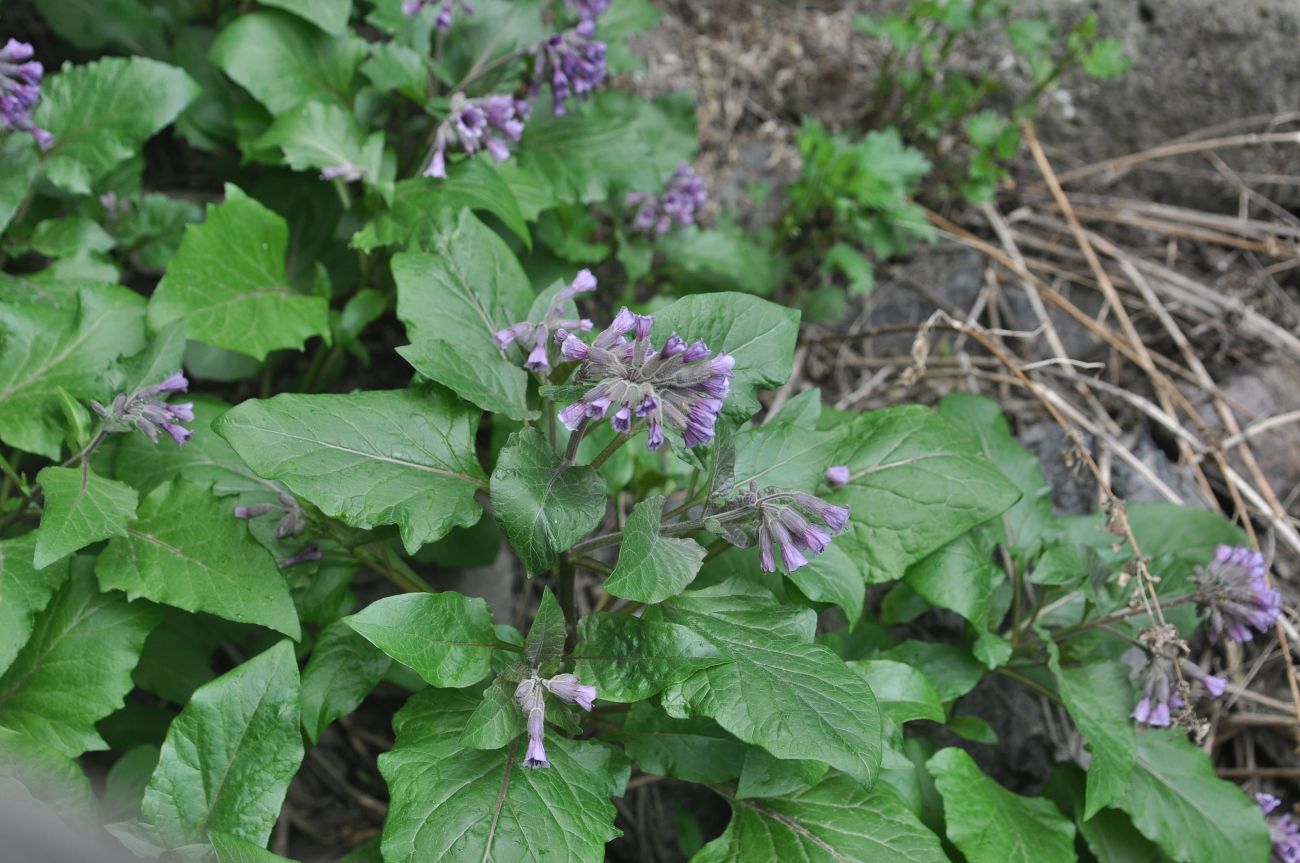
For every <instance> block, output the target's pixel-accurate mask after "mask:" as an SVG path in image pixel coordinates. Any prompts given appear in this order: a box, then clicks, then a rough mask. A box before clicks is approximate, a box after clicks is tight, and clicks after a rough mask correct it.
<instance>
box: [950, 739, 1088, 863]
mask: <svg viewBox="0 0 1300 863" xmlns="http://www.w3.org/2000/svg"><path fill="white" fill-rule="evenodd" d="M926 767H927V768H929V770H930V773H931V775H933V776H934V782H935V785H937V786H938V788H939V793H940V794H941V795H942V796H943V809H944V818H945V821H946V823H947V830H948V838H949V839H950V840H951V841H952V844H954V845H956V846H957V848H958V850H960V851H961V853H962V854H963V855H965V857H966V859H967V860H968V861H969V863H1042V861H1045V860H1051V861H1053V863H1058V861H1059V863H1066V861H1073V860H1077V859H1078V858H1077V857H1076V856H1075V853H1074V825H1073V824H1072V823H1070V822H1069V821H1068V820H1066V819H1065V817H1064V816H1062V815H1061V813H1060V811H1059V810H1058V809H1057V808H1056V807H1055V806H1053V805H1052V804H1051V803H1050V802H1049V801H1047V800H1043V799H1041V798H1030V797H1021V796H1020V795H1019V794H1013V793H1011V792H1010V791H1008V790H1007V789H1005V788H1003V787H1002V786H1001V785H999V784H998V783H996V782H994V781H993V780H992V779H990V778H989V777H987V776H985V775H984V774H983V773H982V772H980V769H979V767H977V766H976V765H975V762H974V761H973V760H972V759H971V757H970V756H969V755H968V754H966V753H965V752H964V751H962V750H961V749H954V748H952V747H949V748H947V749H941V750H939V752H937V753H936V754H935V755H934V756H933V757H931V758H930V760H929V761H927V762H926Z"/></svg>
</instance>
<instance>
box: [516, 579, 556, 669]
mask: <svg viewBox="0 0 1300 863" xmlns="http://www.w3.org/2000/svg"><path fill="white" fill-rule="evenodd" d="M565 637H566V633H565V625H564V612H563V611H562V610H561V609H560V603H559V602H558V601H557V600H556V599H555V594H553V593H551V589H550V588H549V587H544V588H542V601H541V603H540V604H539V605H538V606H537V613H536V614H535V615H533V625H532V626H531V627H529V629H528V640H527V641H525V642H524V651H525V654H526V655H527V656H528V664H529V665H531V666H532V667H533V668H536V669H540V668H542V667H543V666H545V665H547V664H549V663H552V662H554V661H556V660H557V659H559V658H560V657H561V656H562V655H563V654H564V639H565Z"/></svg>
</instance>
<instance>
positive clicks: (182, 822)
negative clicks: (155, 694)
mask: <svg viewBox="0 0 1300 863" xmlns="http://www.w3.org/2000/svg"><path fill="white" fill-rule="evenodd" d="M298 723H299V714H298V663H297V661H296V660H295V659H294V655H293V645H292V644H290V643H289V642H288V641H281V642H280V643H279V644H276V645H275V646H274V647H272V648H270V649H269V650H267V651H265V652H263V653H261V654H259V655H258V656H256V657H254V658H252V659H250V660H249V661H247V662H245V663H243V664H242V665H238V666H236V667H235V668H234V669H233V670H231V671H228V672H227V673H225V674H223V675H222V676H221V677H218V678H217V679H216V680H214V681H212V682H211V683H208V684H206V685H205V686H202V687H200V688H199V689H198V691H196V692H195V693H194V696H193V697H192V698H191V699H190V703H189V704H187V705H185V709H184V710H182V711H181V714H180V716H177V717H176V719H175V720H174V721H173V722H172V724H171V727H170V728H169V729H168V730H167V739H166V740H164V741H163V746H162V754H161V755H160V757H159V759H158V767H157V768H156V769H155V770H154V773H153V777H152V778H151V779H150V780H149V785H148V787H146V788H145V792H144V803H143V804H142V805H141V810H140V817H141V820H142V821H143V822H144V823H145V824H147V825H149V827H150V828H152V830H153V831H154V832H155V833H156V835H157V837H158V838H159V839H160V840H161V841H162V842H163V843H164V844H165V845H166V846H167V847H169V848H179V847H181V846H183V845H189V844H192V843H195V842H201V841H202V840H203V838H204V834H205V833H206V832H207V831H208V830H220V831H222V832H224V833H229V834H230V835H232V836H236V837H238V838H240V839H246V840H248V841H249V842H252V843H254V844H256V845H260V846H263V847H264V846H265V845H266V842H267V840H268V839H269V838H270V836H271V828H272V827H274V826H275V821H276V819H277V818H278V817H279V816H280V806H281V804H282V803H283V802H284V795H285V792H287V791H288V790H289V780H291V779H292V778H293V775H294V774H295V773H297V772H298V765H299V764H300V763H301V762H302V756H303V746H302V730H301V729H300V728H299V725H298Z"/></svg>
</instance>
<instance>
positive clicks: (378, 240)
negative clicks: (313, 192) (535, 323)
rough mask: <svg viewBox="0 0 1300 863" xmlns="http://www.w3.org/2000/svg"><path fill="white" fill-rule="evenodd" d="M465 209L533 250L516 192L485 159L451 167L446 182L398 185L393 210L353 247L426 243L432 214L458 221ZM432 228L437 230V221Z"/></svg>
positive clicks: (417, 181)
mask: <svg viewBox="0 0 1300 863" xmlns="http://www.w3.org/2000/svg"><path fill="white" fill-rule="evenodd" d="M462 209H467V210H475V211H478V212H486V213H491V214H492V215H494V216H496V217H497V218H498V219H500V220H501V224H503V225H505V226H506V227H507V228H509V229H510V230H511V231H512V232H513V233H514V234H515V236H517V237H519V239H520V240H521V241H522V242H523V244H524V245H525V246H529V247H531V246H532V238H531V237H530V236H529V234H528V225H527V223H526V222H525V221H524V216H523V214H522V213H521V212H520V210H519V202H518V201H517V200H516V199H515V193H514V192H513V191H511V189H510V187H509V186H507V185H506V183H505V181H504V180H502V179H501V175H500V174H499V173H498V172H497V170H496V168H495V167H493V165H492V163H491V162H490V161H487V160H485V159H466V160H465V161H463V162H457V163H455V164H453V165H449V166H448V167H447V178H446V179H445V180H437V179H433V178H430V177H416V178H414V179H410V180H403V181H402V182H400V183H398V184H397V188H396V191H395V192H394V195H393V203H392V206H391V207H389V208H388V210H386V211H385V212H382V213H380V214H379V215H377V216H375V218H374V221H372V222H370V223H369V224H367V225H366V226H365V227H364V228H362V229H361V230H360V231H358V232H357V234H356V236H354V237H353V238H352V244H353V245H354V246H356V247H357V248H359V249H362V250H364V251H367V252H371V251H374V250H375V249H377V248H379V247H380V246H400V245H406V244H408V243H411V242H413V241H416V240H417V239H418V240H420V241H423V240H424V239H426V238H427V236H428V235H429V233H430V218H429V217H430V214H432V213H435V212H444V213H448V214H450V215H452V216H454V215H455V214H457V213H459V212H460V210H462ZM434 225H435V228H434V230H435V231H436V221H435V222H434ZM512 323H513V322H512Z"/></svg>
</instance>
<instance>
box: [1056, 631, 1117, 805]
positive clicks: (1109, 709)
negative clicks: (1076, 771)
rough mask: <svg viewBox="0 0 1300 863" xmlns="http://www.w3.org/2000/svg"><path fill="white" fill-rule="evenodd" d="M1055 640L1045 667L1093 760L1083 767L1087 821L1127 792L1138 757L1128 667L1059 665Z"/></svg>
mask: <svg viewBox="0 0 1300 863" xmlns="http://www.w3.org/2000/svg"><path fill="white" fill-rule="evenodd" d="M1059 653H1060V651H1059V650H1057V647H1056V644H1055V642H1052V641H1048V642H1047V658H1048V662H1047V664H1048V666H1049V667H1050V668H1051V670H1052V674H1053V675H1054V676H1055V677H1056V683H1057V687H1058V688H1059V689H1060V691H1061V700H1062V701H1064V702H1065V708H1066V709H1067V710H1068V711H1070V718H1071V719H1073V720H1074V724H1075V725H1077V726H1079V731H1080V732H1082V734H1083V736H1084V738H1085V739H1086V740H1087V741H1088V749H1089V750H1090V751H1091V752H1092V762H1091V763H1090V764H1089V765H1088V797H1087V800H1088V804H1087V807H1086V808H1085V810H1084V813H1083V818H1084V820H1085V821H1086V820H1087V819H1089V818H1092V816H1094V815H1096V814H1097V813H1098V812H1099V811H1100V810H1101V809H1102V808H1103V807H1105V806H1110V805H1112V804H1114V803H1115V801H1116V800H1119V799H1120V798H1121V797H1123V796H1124V794H1125V793H1126V792H1127V791H1128V789H1129V785H1130V780H1131V777H1132V774H1133V767H1134V764H1135V763H1136V759H1137V741H1136V740H1135V737H1134V732H1133V725H1132V723H1130V722H1129V712H1130V710H1131V709H1132V687H1131V686H1130V685H1129V681H1128V668H1127V667H1125V666H1124V665H1123V664H1122V663H1120V662H1095V663H1091V664H1089V665H1083V666H1062V665H1061V662H1060V656H1059Z"/></svg>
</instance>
